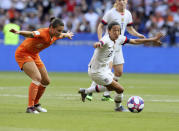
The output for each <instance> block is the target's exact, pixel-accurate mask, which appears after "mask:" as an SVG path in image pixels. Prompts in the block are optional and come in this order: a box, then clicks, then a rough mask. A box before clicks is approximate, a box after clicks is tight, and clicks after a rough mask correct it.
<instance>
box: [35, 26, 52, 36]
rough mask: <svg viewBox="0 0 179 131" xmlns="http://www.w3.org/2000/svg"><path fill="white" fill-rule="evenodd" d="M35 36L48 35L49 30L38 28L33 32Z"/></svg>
mask: <svg viewBox="0 0 179 131" xmlns="http://www.w3.org/2000/svg"><path fill="white" fill-rule="evenodd" d="M34 33H36V34H37V35H43V34H47V33H49V28H39V29H37V30H36V31H34Z"/></svg>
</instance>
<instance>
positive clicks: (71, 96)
mask: <svg viewBox="0 0 179 131" xmlns="http://www.w3.org/2000/svg"><path fill="white" fill-rule="evenodd" d="M0 96H4V97H18V98H27V95H19V94H0ZM45 96H46V97H48V98H55V99H65V100H76V98H77V97H78V98H80V95H79V94H59V95H45ZM144 96H145V95H144ZM147 96H148V95H147ZM150 96H152V95H150ZM145 101H147V102H166V103H173V102H174V103H175V102H179V99H178V100H177V99H175V100H171V99H168V100H163V99H162V100H161V99H145Z"/></svg>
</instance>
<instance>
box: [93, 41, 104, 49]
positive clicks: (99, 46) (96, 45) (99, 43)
mask: <svg viewBox="0 0 179 131" xmlns="http://www.w3.org/2000/svg"><path fill="white" fill-rule="evenodd" d="M93 47H94V48H103V46H102V43H101V42H96V43H94V45H93Z"/></svg>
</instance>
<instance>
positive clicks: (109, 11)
mask: <svg viewBox="0 0 179 131" xmlns="http://www.w3.org/2000/svg"><path fill="white" fill-rule="evenodd" d="M114 12H115V8H111V9H109V10H108V11H106V13H105V14H111V13H114Z"/></svg>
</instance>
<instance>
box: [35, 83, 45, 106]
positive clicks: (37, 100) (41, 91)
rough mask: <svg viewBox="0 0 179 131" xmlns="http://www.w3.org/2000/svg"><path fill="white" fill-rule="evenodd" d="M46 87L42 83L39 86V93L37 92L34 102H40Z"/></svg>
mask: <svg viewBox="0 0 179 131" xmlns="http://www.w3.org/2000/svg"><path fill="white" fill-rule="evenodd" d="M45 89H46V87H44V86H42V85H39V86H38V93H37V96H36V98H35V103H34V104H38V103H39V100H40V98H41V97H42V95H43V93H44V92H45Z"/></svg>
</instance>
